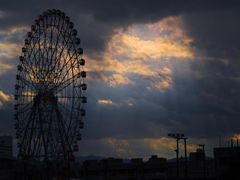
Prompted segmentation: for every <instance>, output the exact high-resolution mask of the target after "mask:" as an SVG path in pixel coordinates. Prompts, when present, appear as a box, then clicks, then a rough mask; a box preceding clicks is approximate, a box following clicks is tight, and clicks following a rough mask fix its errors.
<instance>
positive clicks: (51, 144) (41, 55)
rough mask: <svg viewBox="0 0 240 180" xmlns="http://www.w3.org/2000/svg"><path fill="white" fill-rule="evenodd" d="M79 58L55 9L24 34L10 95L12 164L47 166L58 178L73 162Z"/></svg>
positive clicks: (71, 32) (70, 27)
mask: <svg viewBox="0 0 240 180" xmlns="http://www.w3.org/2000/svg"><path fill="white" fill-rule="evenodd" d="M82 54H83V49H82V48H81V47H80V39H79V38H78V37H77V30H76V29H74V24H73V22H71V21H70V18H69V17H68V16H66V14H65V13H64V12H61V11H60V10H55V9H52V10H48V11H46V12H43V14H42V15H39V17H38V19H36V20H35V25H32V26H31V31H30V32H28V33H27V39H25V46H24V47H23V48H22V55H21V56H20V57H19V65H18V66H17V70H18V73H17V75H16V85H15V96H14V98H15V100H16V104H15V105H14V109H15V114H14V119H15V121H16V123H15V129H16V139H18V142H17V146H18V148H19V152H18V157H17V163H21V162H24V163H25V164H27V166H26V167H27V169H25V170H26V171H29V170H30V171H32V168H33V167H34V168H35V169H36V168H38V167H41V168H42V169H43V171H44V168H45V169H49V164H51V168H52V171H58V174H59V171H62V170H61V169H62V167H64V166H66V165H67V164H69V162H71V161H74V152H75V151H78V143H77V141H79V140H81V134H80V129H81V128H83V127H84V124H83V120H82V118H83V116H85V115H86V111H85V110H84V104H85V103H86V102H87V98H86V97H85V96H84V91H85V90H87V85H86V84H85V83H84V78H85V77H86V72H85V71H84V70H83V66H84V65H85V60H84V59H82ZM19 169H21V168H20V167H19V168H18V170H19Z"/></svg>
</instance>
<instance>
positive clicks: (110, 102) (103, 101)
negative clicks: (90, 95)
mask: <svg viewBox="0 0 240 180" xmlns="http://www.w3.org/2000/svg"><path fill="white" fill-rule="evenodd" d="M98 104H113V102H112V101H111V100H110V99H108V100H98Z"/></svg>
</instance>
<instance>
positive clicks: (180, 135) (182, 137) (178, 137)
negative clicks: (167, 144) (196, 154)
mask: <svg viewBox="0 0 240 180" xmlns="http://www.w3.org/2000/svg"><path fill="white" fill-rule="evenodd" d="M168 136H169V137H172V138H175V139H176V140H177V150H175V152H176V156H177V179H179V148H178V141H179V140H180V139H184V147H185V168H186V179H187V177H188V176H187V148H186V140H187V138H185V137H184V134H179V133H178V134H174V133H172V134H171V133H169V134H168Z"/></svg>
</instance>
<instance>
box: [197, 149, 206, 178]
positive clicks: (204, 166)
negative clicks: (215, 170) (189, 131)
mask: <svg viewBox="0 0 240 180" xmlns="http://www.w3.org/2000/svg"><path fill="white" fill-rule="evenodd" d="M199 146H200V147H202V149H203V175H204V179H206V160H205V149H204V147H205V144H199Z"/></svg>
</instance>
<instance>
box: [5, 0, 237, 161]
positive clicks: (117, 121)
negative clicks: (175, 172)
mask: <svg viewBox="0 0 240 180" xmlns="http://www.w3.org/2000/svg"><path fill="white" fill-rule="evenodd" d="M53 8H54V9H59V10H61V11H63V12H65V13H66V15H67V16H69V17H70V20H71V21H72V22H73V23H74V27H75V28H76V29H77V30H78V36H79V38H81V46H82V48H83V49H84V55H83V58H84V59H85V60H86V66H85V67H84V70H85V71H86V72H87V78H86V81H85V82H86V83H87V84H88V90H87V91H86V94H85V95H86V97H87V98H88V100H87V104H86V106H85V109H86V112H87V115H86V117H84V119H83V121H84V124H85V127H84V129H83V130H82V131H81V133H82V141H80V142H79V151H78V152H77V153H76V156H78V155H81V156H87V155H96V156H103V157H115V158H139V157H142V158H144V159H145V160H147V158H149V157H150V156H151V155H153V154H154V155H158V156H159V157H165V158H167V159H170V158H174V157H175V155H176V154H175V152H174V150H175V149H176V140H175V139H173V138H170V137H168V133H184V134H185V137H186V138H187V144H188V145H187V149H188V152H193V151H196V149H197V148H200V147H199V146H198V144H205V149H206V155H207V156H213V148H214V147H219V144H220V143H219V135H220V136H221V144H222V146H228V142H229V141H230V139H231V138H233V139H236V138H240V113H239V110H240V104H239V102H240V97H239V95H238V93H239V92H240V71H239V67H240V61H239V57H240V43H239V39H240V33H239V32H240V21H239V17H240V3H239V2H238V1H231V0H230V1H221V0H218V1H216V0H212V1H197V0H182V1H178V0H176V1H175V0H171V1H165V0H162V1H157V0H149V1H144V0H131V1H128V0H121V1H120V0H101V1H99V0H87V1H85V0H78V1H74V0H68V1H62V0H48V1H46V0H41V1H38V0H22V1H13V0H0V117H1V118H0V134H2V135H11V136H13V137H14V138H13V141H14V154H15V155H16V153H17V148H16V142H17V141H16V139H15V129H14V118H13V114H14V110H13V105H14V103H15V102H14V98H13V96H14V85H15V83H16V79H15V77H16V74H17V68H16V66H17V65H18V64H19V58H18V57H19V56H20V55H21V48H22V47H23V46H24V39H25V38H26V34H27V32H28V31H30V27H31V25H32V24H34V20H35V19H37V18H38V15H40V14H42V13H43V12H44V11H47V10H48V9H53ZM234 145H236V141H234ZM183 147H184V146H183V141H182V140H181V141H180V155H184V151H183Z"/></svg>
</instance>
